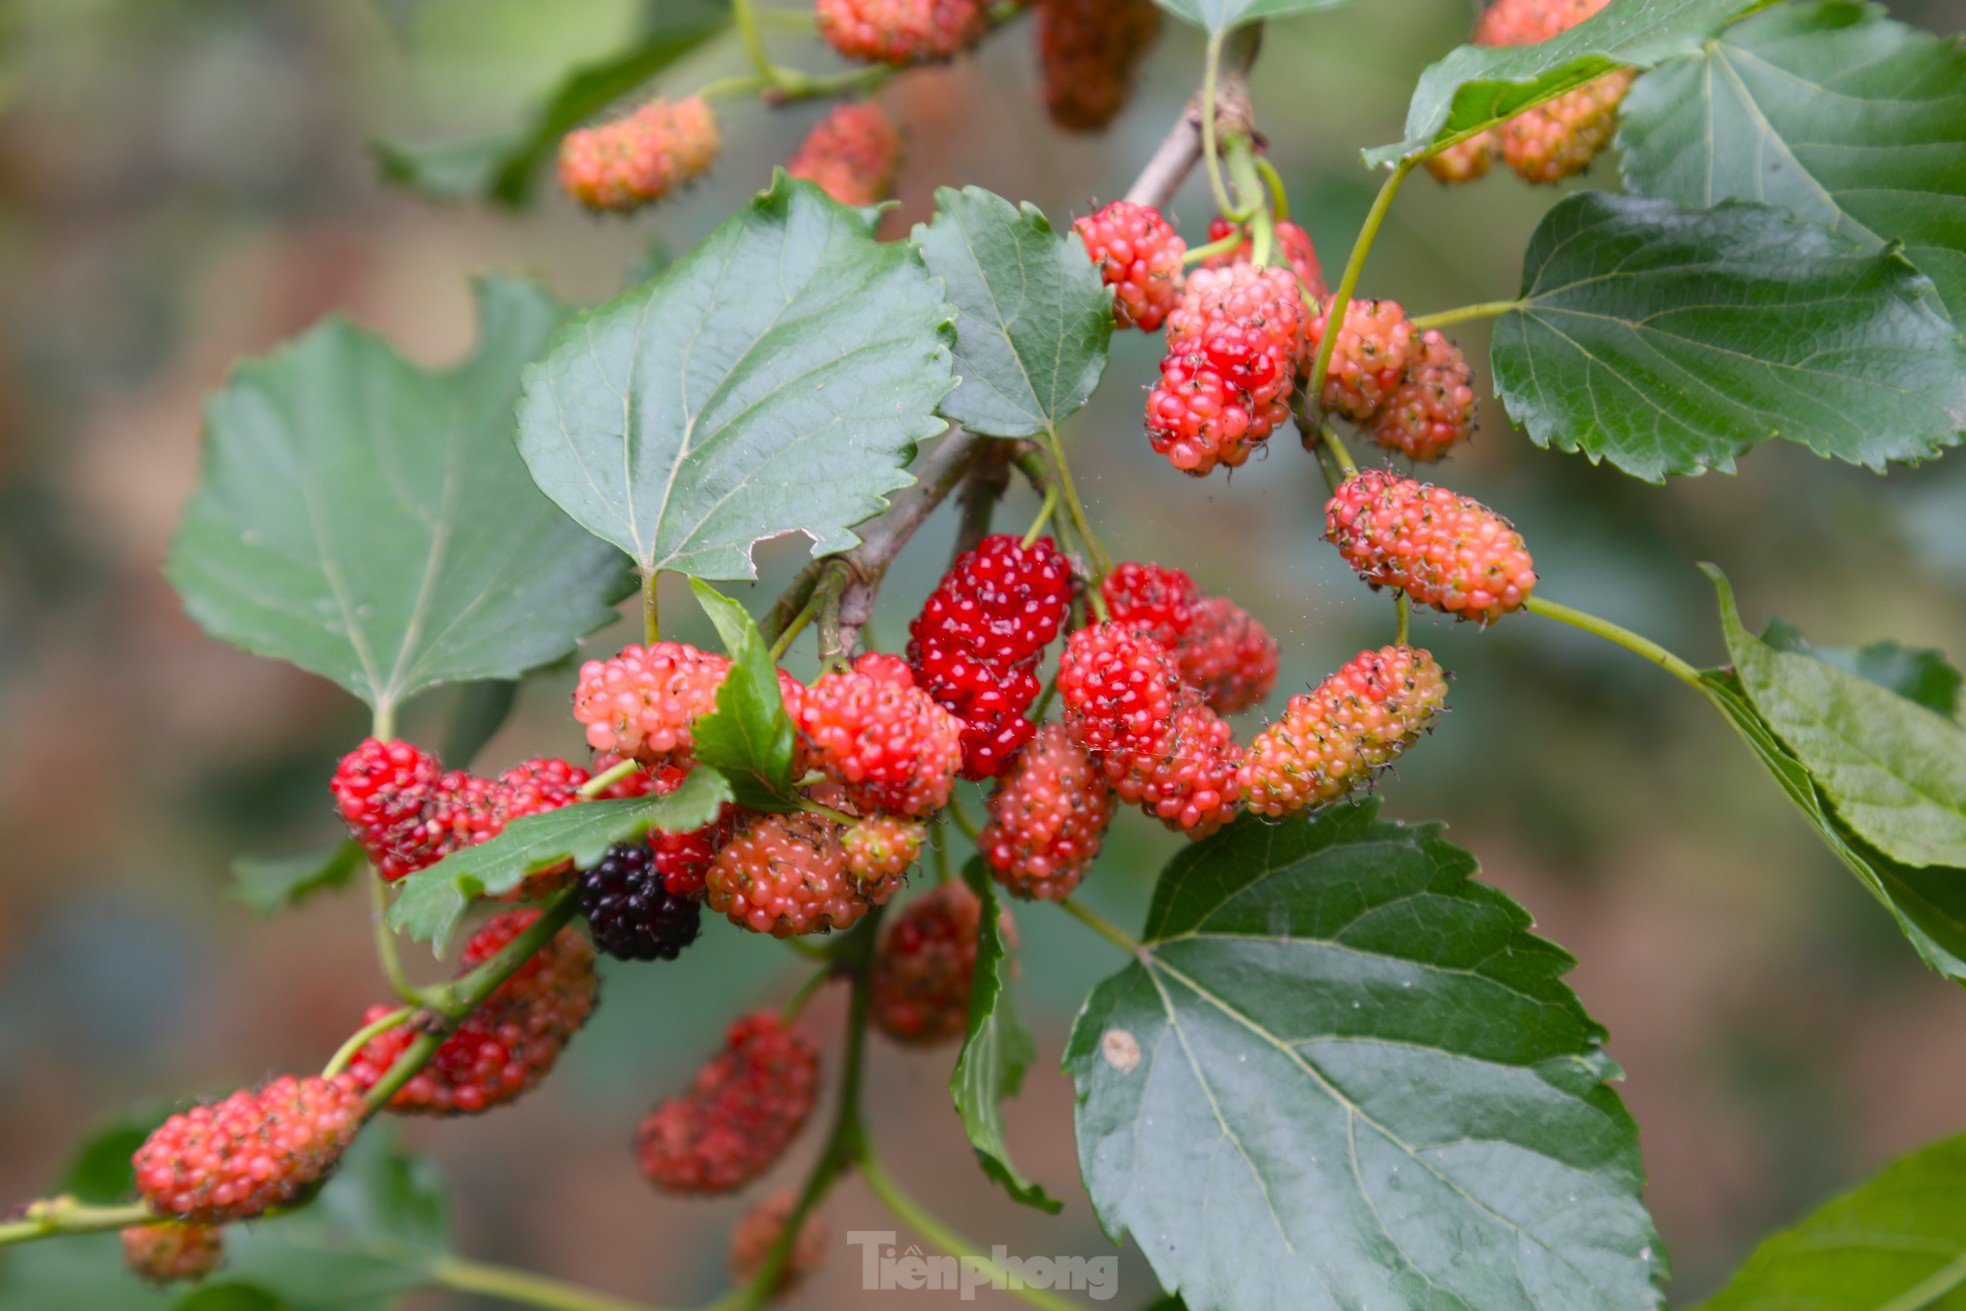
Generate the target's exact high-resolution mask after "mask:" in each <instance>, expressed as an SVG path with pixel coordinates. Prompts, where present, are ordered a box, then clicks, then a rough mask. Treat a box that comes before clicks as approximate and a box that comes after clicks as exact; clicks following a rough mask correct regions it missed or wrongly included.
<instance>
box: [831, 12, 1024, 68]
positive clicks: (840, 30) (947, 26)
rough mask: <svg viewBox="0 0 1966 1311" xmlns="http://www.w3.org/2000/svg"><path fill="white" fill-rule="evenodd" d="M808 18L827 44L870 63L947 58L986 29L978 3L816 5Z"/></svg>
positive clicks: (897, 62) (967, 44) (916, 61)
mask: <svg viewBox="0 0 1966 1311" xmlns="http://www.w3.org/2000/svg"><path fill="white" fill-rule="evenodd" d="M813 13H814V15H815V16H816V17H817V18H818V20H819V35H820V36H821V37H823V38H824V39H825V41H826V44H827V45H829V46H831V47H833V49H834V50H836V51H838V52H839V53H840V54H842V55H845V56H846V57H847V58H848V59H857V60H861V61H863V62H865V63H872V64H920V63H928V62H931V61H934V60H941V59H948V58H949V57H951V56H952V55H954V54H956V53H957V52H958V51H961V50H963V49H965V48H967V47H968V46H970V45H973V44H974V43H975V42H976V40H977V38H979V37H981V36H982V35H983V31H984V28H985V27H986V26H987V24H986V22H985V18H984V13H983V6H982V4H981V3H979V0H817V3H815V4H814V6H813Z"/></svg>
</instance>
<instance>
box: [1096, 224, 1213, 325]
mask: <svg viewBox="0 0 1966 1311" xmlns="http://www.w3.org/2000/svg"><path fill="white" fill-rule="evenodd" d="M1072 230H1073V231H1074V232H1076V233H1078V234H1079V240H1081V241H1083V242H1084V243H1085V253H1086V254H1087V255H1089V256H1091V257H1092V262H1093V263H1094V264H1097V265H1098V266H1099V276H1100V277H1102V278H1104V279H1105V281H1106V285H1107V286H1108V287H1111V288H1112V289H1113V322H1114V323H1115V324H1117V325H1118V326H1120V327H1122V328H1139V329H1142V330H1143V331H1146V332H1153V331H1156V330H1157V329H1159V327H1160V326H1161V324H1162V323H1164V322H1166V321H1167V316H1168V313H1169V311H1171V310H1172V309H1173V308H1174V303H1175V301H1176V300H1178V299H1179V298H1180V295H1181V264H1182V260H1183V258H1184V257H1185V256H1186V255H1187V253H1188V243H1187V242H1185V241H1183V240H1181V235H1180V234H1179V233H1178V232H1176V231H1175V230H1174V225H1173V224H1171V223H1169V222H1168V221H1167V220H1166V219H1164V218H1162V217H1161V213H1160V211H1159V210H1157V209H1154V208H1153V207H1151V206H1148V205H1136V204H1134V203H1133V202H1132V201H1130V200H1115V201H1113V202H1112V203H1111V204H1109V205H1104V206H1101V207H1100V208H1099V209H1096V210H1094V211H1093V212H1092V213H1090V214H1087V215H1085V216H1083V217H1081V218H1077V219H1074V220H1072Z"/></svg>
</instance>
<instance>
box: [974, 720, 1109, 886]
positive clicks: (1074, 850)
mask: <svg viewBox="0 0 1966 1311" xmlns="http://www.w3.org/2000/svg"><path fill="white" fill-rule="evenodd" d="M1118 806H1119V798H1117V797H1115V796H1114V795H1113V790H1112V788H1111V786H1110V785H1109V784H1108V783H1107V782H1106V776H1105V775H1104V773H1102V772H1101V771H1100V769H1099V766H1098V764H1097V763H1096V762H1095V761H1094V760H1093V759H1092V757H1091V756H1089V755H1087V754H1086V752H1085V750H1084V749H1083V748H1082V747H1080V746H1079V745H1078V744H1077V743H1076V742H1074V741H1072V739H1071V737H1070V736H1069V735H1068V734H1067V733H1066V732H1065V730H1064V729H1063V728H1062V727H1060V726H1059V725H1057V724H1047V725H1045V726H1044V727H1043V728H1040V729H1039V730H1038V734H1037V736H1036V737H1034V738H1032V739H1031V741H1030V742H1029V743H1028V744H1027V745H1026V746H1025V748H1024V749H1023V750H1022V751H1020V752H1018V753H1017V758H1016V760H1014V761H1012V762H1011V766H1010V768H1009V770H1007V771H1006V772H1005V773H1004V776H1003V777H1002V778H1001V779H999V780H998V782H997V786H996V788H995V790H994V791H992V792H991V793H990V799H989V807H990V822H989V823H988V825H986V826H985V827H984V829H983V833H982V836H981V837H980V838H979V839H978V841H977V847H978V848H979V849H980V850H981V851H982V853H983V858H984V860H986V861H987V862H989V866H990V873H991V875H992V876H993V877H994V878H995V879H996V880H997V882H999V883H1001V884H1003V886H1004V887H1005V888H1006V889H1008V890H1009V891H1010V892H1011V893H1012V894H1013V895H1015V896H1019V897H1025V898H1037V899H1041V900H1045V901H1063V900H1064V899H1065V898H1066V897H1068V896H1070V895H1071V894H1072V889H1074V888H1076V887H1077V886H1078V885H1079V882H1080V880H1082V879H1083V878H1084V877H1085V873H1086V871H1087V870H1088V869H1090V868H1091V867H1092V862H1093V861H1094V860H1095V859H1096V858H1097V857H1098V855H1099V844H1100V842H1101V841H1102V840H1103V839H1104V837H1105V835H1106V828H1107V826H1108V825H1110V824H1111V823H1112V822H1113V812H1114V810H1115V809H1117V808H1118Z"/></svg>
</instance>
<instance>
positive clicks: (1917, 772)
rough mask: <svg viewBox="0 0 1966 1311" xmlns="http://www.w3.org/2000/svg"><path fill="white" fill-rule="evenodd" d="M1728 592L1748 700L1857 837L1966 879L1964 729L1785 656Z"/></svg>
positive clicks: (1724, 594) (1730, 643) (1727, 627)
mask: <svg viewBox="0 0 1966 1311" xmlns="http://www.w3.org/2000/svg"><path fill="white" fill-rule="evenodd" d="M1707 572H1708V573H1709V575H1710V576H1711V577H1712V578H1713V581H1714V586H1715V587H1716V588H1717V589H1718V590H1719V593H1720V621H1721V627H1722V631H1723V632H1724V633H1725V635H1726V637H1727V651H1728V654H1729V656H1731V657H1732V659H1733V661H1734V671H1735V673H1736V674H1737V675H1738V677H1739V678H1740V682H1741V687H1742V689H1743V690H1744V691H1745V692H1746V693H1747V697H1748V700H1749V701H1751V702H1752V703H1753V705H1754V708H1755V711H1756V712H1757V713H1758V714H1759V715H1760V716H1761V718H1762V719H1763V721H1765V722H1766V723H1767V725H1768V727H1769V728H1770V729H1771V730H1772V731H1773V732H1774V734H1775V736H1776V737H1777V738H1779V739H1781V742H1782V745H1783V746H1784V747H1786V748H1787V749H1788V751H1789V752H1790V753H1791V754H1792V755H1793V756H1794V757H1795V758H1796V759H1797V760H1798V761H1800V762H1801V764H1802V765H1803V767H1804V768H1806V769H1807V770H1808V771H1809V775H1810V777H1811V778H1812V779H1814V780H1815V783H1816V785H1817V786H1818V787H1819V788H1820V789H1821V790H1822V793H1823V795H1824V796H1825V797H1827V798H1828V799H1829V804H1830V807H1831V808H1832V809H1833V810H1834V811H1835V812H1836V815H1837V817H1838V818H1839V819H1840V820H1841V821H1842V822H1843V823H1844V824H1846V825H1848V826H1849V828H1850V829H1851V831H1853V832H1854V833H1856V834H1857V835H1858V836H1859V837H1861V838H1862V839H1863V840H1864V841H1865V842H1866V843H1868V844H1869V845H1870V846H1872V847H1875V848H1876V849H1877V850H1878V851H1880V852H1882V853H1883V854H1884V855H1885V856H1886V857H1888V858H1890V859H1891V860H1894V861H1898V862H1900V863H1903V864H1906V865H1910V866H1913V867H1920V868H1922V867H1929V866H1938V867H1941V868H1947V869H1951V870H1954V871H1962V873H1961V875H1960V877H1962V878H1966V728H1961V727H1960V726H1959V725H1958V724H1956V723H1954V722H1953V721H1951V720H1949V719H1947V718H1945V717H1944V716H1942V715H1939V714H1936V713H1934V712H1932V711H1930V710H1927V709H1926V708H1925V707H1923V706H1921V705H1918V704H1917V703H1915V702H1912V701H1909V700H1907V699H1906V698H1904V697H1901V696H1899V695H1897V694H1896V693H1895V692H1892V691H1891V690H1889V689H1887V688H1883V687H1879V686H1878V685H1877V684H1875V683H1872V682H1870V681H1868V680H1867V679H1864V678H1860V677H1859V676H1857V675H1856V674H1852V673H1848V672H1846V671H1844V670H1842V669H1839V668H1837V667H1836V666H1835V665H1832V664H1830V663H1828V662H1827V661H1823V660H1818V659H1816V658H1815V657H1814V656H1809V655H1800V654H1794V653H1790V652H1784V651H1777V650H1775V649H1773V648H1772V647H1770V646H1768V645H1767V644H1766V643H1763V642H1761V641H1759V640H1757V639H1756V638H1755V637H1754V635H1753V634H1751V633H1749V632H1748V631H1747V630H1746V629H1745V628H1743V627H1742V626H1741V619H1740V615H1739V614H1738V613H1736V611H1735V608H1734V594H1733V590H1732V589H1731V588H1730V587H1729V586H1728V585H1727V580H1726V579H1725V578H1723V577H1722V576H1721V574H1720V571H1719V570H1717V569H1713V568H1711V567H1709V568H1708V571H1707Z"/></svg>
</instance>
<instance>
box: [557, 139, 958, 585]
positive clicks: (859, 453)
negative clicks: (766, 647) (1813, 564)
mask: <svg viewBox="0 0 1966 1311" xmlns="http://www.w3.org/2000/svg"><path fill="white" fill-rule="evenodd" d="M953 317H954V311H953V310H952V309H951V307H950V306H949V305H948V304H947V303H945V302H944V300H943V298H942V292H941V288H940V286H939V284H938V283H937V282H936V281H935V279H933V278H932V277H930V276H929V273H928V270H927V268H926V267H925V266H924V265H923V263H922V260H921V255H920V252H918V251H916V250H915V248H914V247H912V246H910V245H908V244H906V243H902V242H895V243H887V244H883V243H882V242H879V241H876V240H875V239H874V233H873V229H872V227H871V226H870V225H869V223H868V221H867V219H866V218H865V217H864V216H863V215H861V214H860V213H858V212H856V211H854V210H850V209H847V208H845V207H844V206H841V205H838V204H835V203H834V202H833V201H832V200H830V199H828V198H827V196H826V195H825V193H824V192H822V191H820V190H819V189H818V188H817V187H815V186H813V185H812V184H811V183H808V182H796V181H793V180H791V179H790V178H787V177H786V176H785V175H784V174H783V173H782V172H781V173H780V174H779V175H778V177H777V179H776V180H775V181H774V183H773V185H772V188H771V190H770V191H767V192H765V193H764V194H762V195H760V196H759V197H758V198H757V199H756V200H755V201H753V202H752V203H751V204H750V205H749V206H747V207H746V208H745V209H743V210H741V211H740V212H739V213H737V214H736V215H734V216H733V217H732V218H730V219H729V220H728V221H726V222H725V223H724V224H723V225H722V226H721V227H719V228H718V229H717V230H716V231H715V232H713V233H711V234H710V236H709V237H708V238H706V239H705V240H704V242H703V244H702V245H700V246H698V247H697V248H696V249H695V250H693V251H691V252H690V253H689V254H688V255H686V256H684V257H683V258H682V259H680V260H678V261H677V262H676V263H675V264H674V265H672V266H671V267H670V268H669V269H668V270H667V271H665V272H664V273H663V274H662V275H661V276H660V277H657V278H656V279H655V280H654V281H652V282H649V283H647V284H645V285H643V286H641V287H637V288H635V289H634V290H632V291H630V292H628V293H627V294H625V295H623V296H621V297H618V298H617V299H615V300H612V301H609V302H608V303H606V304H604V305H601V306H599V307H597V308H595V309H592V310H589V311H586V312H585V313H582V314H579V315H577V316H575V318H574V319H573V320H572V321H571V322H570V323H568V324H567V325H566V327H564V328H563V329H561V331H560V333H559V335H558V336H557V338H556V339H555V340H554V343H553V346H552V349H551V350H549V351H548V352H547V354H546V357H545V358H544V359H543V360H541V361H540V362H539V363H538V364H536V365H534V366H532V367H531V368H530V369H528V370H527V371H526V377H525V392H524V395H523V397H522V398H521V400H520V402H519V450H520V452H521V453H522V454H523V455H524V456H525V460H526V463H527V464H528V465H529V466H530V467H531V469H532V473H533V477H534V478H535V479H536V480H537V481H538V483H539V486H540V487H541V488H542V489H544V491H545V492H546V494H547V495H548V496H550V497H552V498H553V499H554V500H555V501H557V502H558V503H559V504H560V505H561V506H562V507H563V508H564V509H565V510H566V511H567V513H568V514H571V515H572V516H573V517H574V518H575V519H576V520H578V521H579V522H580V523H582V524H584V525H586V526H587V528H588V529H589V530H590V531H592V532H593V533H595V534H596V535H597V536H599V537H602V538H604V539H606V540H607V541H610V542H613V543H614V544H615V545H617V546H619V547H620V548H621V549H622V550H624V551H626V552H628V554H629V555H630V556H632V557H633V558H634V560H635V562H636V563H637V564H639V565H640V566H641V567H642V569H643V570H644V571H651V570H660V569H673V570H676V571H678V572H681V573H686V574H689V575H691V576H692V577H696V578H752V577H755V576H756V570H755V568H754V566H753V565H752V562H751V548H752V546H753V545H754V544H755V543H757V542H759V541H761V540H763V539H764V538H767V537H775V536H779V535H781V534H784V533H791V532H803V533H805V534H806V535H807V536H808V537H810V538H811V539H812V542H813V552H814V554H815V555H818V554H825V553H827V552H831V551H839V550H845V549H847V548H849V547H851V546H853V545H855V543H856V541H857V539H856V538H855V537H854V535H853V534H852V533H851V532H849V531H848V529H849V528H850V527H851V526H852V525H854V524H856V523H859V522H861V521H862V520H864V519H866V518H868V517H870V516H871V515H874V514H876V513H878V512H879V511H880V510H882V509H884V508H885V507H886V505H887V501H886V499H885V497H884V493H886V492H890V491H893V490H894V489H896V488H898V487H904V486H906V485H907V484H908V483H909V482H910V481H911V480H910V478H909V477H908V474H907V473H906V472H905V468H906V466H907V464H908V461H909V459H910V458H911V457H912V455H913V453H914V449H915V443H917V442H919V441H922V440H924V439H925V438H928V437H932V436H934V435H936V434H937V433H939V432H941V431H943V430H944V424H943V423H942V421H941V420H940V419H938V418H936V417H935V407H936V405H937V403H938V402H940V401H941V400H942V398H943V397H944V396H946V395H947V394H948V392H949V390H950V389H951V388H952V387H953V386H954V385H955V379H954V377H953V375H952V374H951V372H950V354H949V347H950V339H951V337H952V335H953V334H952V330H951V327H950V323H951V320H952V319H953Z"/></svg>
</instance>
